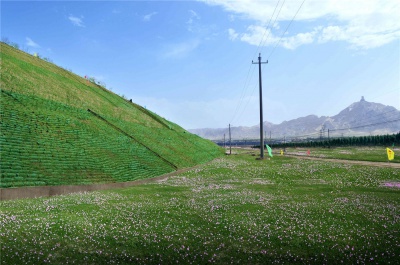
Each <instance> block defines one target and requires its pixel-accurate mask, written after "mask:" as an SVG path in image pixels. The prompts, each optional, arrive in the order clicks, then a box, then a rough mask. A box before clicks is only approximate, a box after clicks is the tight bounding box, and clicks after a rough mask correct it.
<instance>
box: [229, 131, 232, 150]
mask: <svg viewBox="0 0 400 265" xmlns="http://www.w3.org/2000/svg"><path fill="white" fill-rule="evenodd" d="M229 154H230V155H231V154H232V142H231V124H229Z"/></svg>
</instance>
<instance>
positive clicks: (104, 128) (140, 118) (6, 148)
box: [0, 43, 222, 188]
mask: <svg viewBox="0 0 400 265" xmlns="http://www.w3.org/2000/svg"><path fill="white" fill-rule="evenodd" d="M0 82H1V83H0V84H1V97H0V105H1V108H0V141H1V142H0V143H1V166H0V171H1V182H0V187H2V188H7V187H21V186H42V185H65V184H67V185H75V184H91V183H106V182H121V181H129V180H135V179H143V178H149V177H154V176H158V175H161V174H164V173H168V172H171V171H174V170H176V169H178V168H183V167H190V166H193V165H196V164H201V163H205V162H207V161H210V160H212V159H213V158H215V157H218V156H219V155H221V154H222V151H221V149H220V148H219V147H217V146H216V145H215V144H214V143H212V142H210V141H208V140H204V139H202V138H200V137H198V136H196V135H193V134H191V133H188V132H187V131H185V130H184V129H183V128H181V127H179V126H178V125H176V124H174V123H172V122H169V121H167V120H165V119H164V118H162V117H160V116H158V115H156V114H155V113H153V112H151V111H149V110H147V109H144V108H143V107H141V106H139V105H137V104H134V103H132V102H129V101H127V100H125V99H123V98H121V97H120V96H118V95H116V94H114V93H112V92H110V91H109V90H107V89H105V88H103V87H101V86H98V85H96V84H94V83H91V82H88V81H87V80H86V79H84V78H82V77H80V76H78V75H75V74H73V73H71V72H69V71H67V70H65V69H62V68H60V67H57V66H55V65H54V64H52V63H49V62H46V61H44V60H41V59H40V58H37V57H34V56H31V55H29V54H27V53H24V52H22V51H20V50H17V49H15V48H13V47H11V46H8V45H6V44H4V43H1V81H0Z"/></svg>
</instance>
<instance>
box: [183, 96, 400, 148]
mask: <svg viewBox="0 0 400 265" xmlns="http://www.w3.org/2000/svg"><path fill="white" fill-rule="evenodd" d="M328 130H329V134H330V136H332V137H335V136H342V135H344V136H355V135H370V134H372V135H376V134H387V133H389V134H391V133H397V132H399V131H400V111H399V110H397V109H396V108H394V107H392V106H386V105H383V104H380V103H373V102H368V101H366V100H365V99H364V97H362V98H361V100H360V101H359V102H355V103H353V104H351V105H350V106H349V107H347V108H345V109H344V110H342V111H341V112H339V113H338V114H337V115H335V116H332V117H327V116H321V117H318V116H316V115H309V116H306V117H301V118H297V119H294V120H290V121H284V122H282V123H280V124H273V123H270V122H264V131H265V132H266V135H265V137H266V138H267V139H269V137H270V133H271V138H272V139H278V138H283V137H286V139H291V138H306V137H311V138H316V137H320V136H325V137H327V134H328ZM189 131H190V132H191V133H194V134H197V135H199V136H200V137H203V138H206V139H210V140H221V139H223V138H224V134H225V137H226V139H228V137H229V131H228V128H219V129H209V128H205V129H193V130H189ZM259 134H260V126H259V125H255V126H251V127H243V126H239V127H231V135H232V139H237V140H242V139H257V138H258V137H259Z"/></svg>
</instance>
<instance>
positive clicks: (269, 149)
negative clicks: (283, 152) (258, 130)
mask: <svg viewBox="0 0 400 265" xmlns="http://www.w3.org/2000/svg"><path fill="white" fill-rule="evenodd" d="M267 149H268V154H269V156H270V157H273V155H272V149H271V147H269V145H267Z"/></svg>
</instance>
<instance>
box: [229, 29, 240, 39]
mask: <svg viewBox="0 0 400 265" xmlns="http://www.w3.org/2000/svg"><path fill="white" fill-rule="evenodd" d="M228 33H229V39H230V40H236V39H237V38H238V37H239V34H238V33H236V31H235V30H234V29H228Z"/></svg>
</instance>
